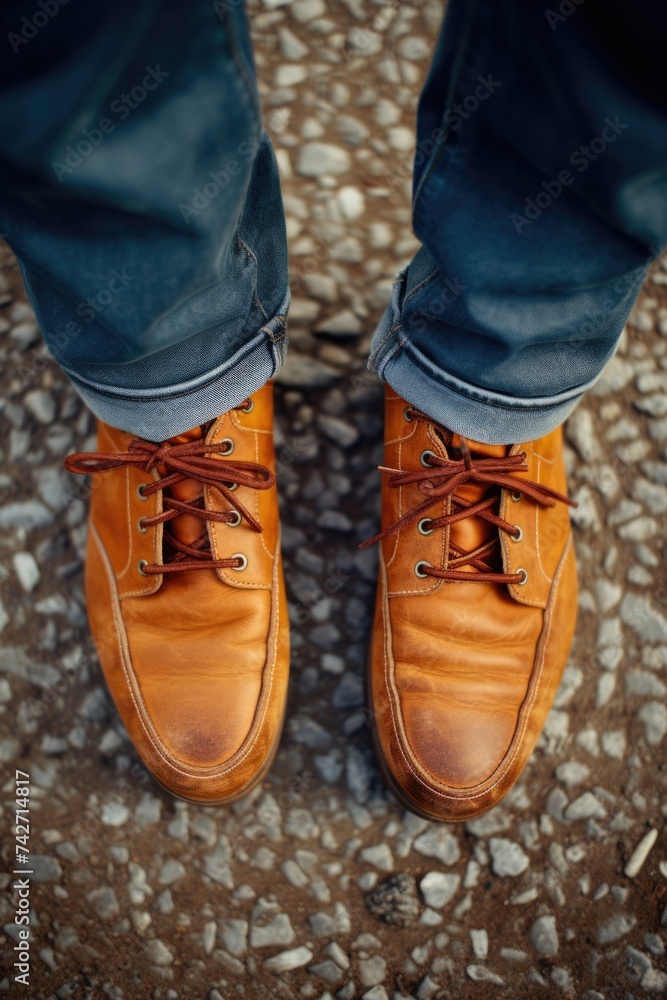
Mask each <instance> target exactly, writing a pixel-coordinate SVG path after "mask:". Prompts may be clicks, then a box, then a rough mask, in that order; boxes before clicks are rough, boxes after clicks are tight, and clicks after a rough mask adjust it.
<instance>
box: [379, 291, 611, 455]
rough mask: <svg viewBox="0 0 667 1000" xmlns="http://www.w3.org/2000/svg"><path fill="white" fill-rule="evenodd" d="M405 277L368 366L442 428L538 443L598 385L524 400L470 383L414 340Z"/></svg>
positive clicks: (488, 440) (489, 440) (480, 437)
mask: <svg viewBox="0 0 667 1000" xmlns="http://www.w3.org/2000/svg"><path fill="white" fill-rule="evenodd" d="M401 284H402V280H401V276H399V279H398V280H397V282H396V283H395V284H394V295H393V296H392V302H391V304H390V305H389V307H388V308H387V311H386V312H385V314H384V316H383V317H382V319H381V321H380V323H379V325H378V328H377V331H376V333H375V337H374V348H375V349H374V350H373V351H372V353H371V356H370V359H369V362H368V367H369V368H370V370H371V371H374V372H376V374H377V375H378V376H379V377H380V378H381V379H382V380H383V381H385V382H387V383H388V384H389V385H390V386H391V388H392V389H393V390H394V391H395V392H397V393H398V394H399V396H402V397H403V399H405V400H406V401H407V402H408V403H410V404H411V405H412V406H414V407H416V408H417V409H419V410H421V411H422V412H423V413H426V414H427V415H428V416H429V417H431V418H432V419H433V420H435V421H436V422H437V423H439V424H442V426H443V427H447V428H449V430H452V431H454V432H455V433H457V434H460V435H461V436H462V437H466V438H470V439H471V440H473V441H479V442H480V443H483V444H515V443H517V442H522V441H533V440H535V439H536V438H540V437H543V436H544V435H545V434H549V433H550V432H551V431H553V430H555V428H556V427H558V426H559V425H560V424H562V423H563V421H564V420H565V419H566V417H567V416H568V415H569V414H570V413H571V412H572V410H573V409H574V407H575V406H576V405H577V403H578V402H579V400H580V399H581V397H582V396H583V394H584V393H585V392H586V391H587V390H588V389H589V388H590V387H591V386H592V385H593V384H594V383H595V381H596V379H592V380H591V381H590V382H588V383H587V384H586V385H580V386H575V387H574V388H572V389H569V390H567V391H565V392H563V393H559V394H558V395H556V396H542V397H528V398H519V397H516V396H506V395H503V394H501V393H497V392H492V391H490V390H488V389H484V388H481V387H480V386H476V385H471V384H470V383H467V382H464V381H462V380H461V379H459V378H457V377H456V376H454V375H451V374H449V373H448V372H446V371H444V370H443V369H441V368H439V367H437V366H436V365H434V364H433V362H432V361H431V360H430V359H429V358H427V357H426V356H425V355H424V353H423V352H422V351H420V350H419V349H418V348H417V347H416V346H415V345H414V344H413V343H411V341H410V340H409V339H407V337H406V334H405V331H404V329H403V328H402V326H401V322H400V314H399V313H398V311H397V306H398V298H399V294H400V286H401Z"/></svg>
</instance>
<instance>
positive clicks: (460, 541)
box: [445, 433, 510, 573]
mask: <svg viewBox="0 0 667 1000" xmlns="http://www.w3.org/2000/svg"><path fill="white" fill-rule="evenodd" d="M464 440H465V442H466V444H467V446H468V450H469V452H470V454H471V456H472V458H473V459H475V458H504V456H505V455H507V454H508V453H509V450H510V445H504V444H482V443H481V442H479V441H471V440H470V438H465V439H464ZM461 441H462V438H461V435H459V434H454V433H451V434H450V435H448V438H447V439H446V440H445V445H446V448H447V452H448V454H449V457H450V458H459V457H460V454H461ZM497 492H498V488H497V487H495V486H486V485H485V484H483V483H467V484H466V485H465V486H460V487H459V488H458V489H457V491H456V493H457V495H458V496H460V497H461V499H463V500H467V501H468V502H469V503H479V502H480V500H484V499H485V498H487V497H488V496H491V495H493V494H494V493H497ZM497 534H498V529H497V528H496V527H495V526H494V525H493V524H489V523H488V521H485V520H484V518H482V517H477V516H474V515H473V516H472V517H467V518H465V519H464V520H462V521H457V522H456V523H455V524H453V525H452V526H451V529H450V536H449V537H450V543H452V544H453V545H456V546H458V547H459V548H461V549H463V551H464V552H473V551H474V550H475V549H478V548H479V546H480V545H484V543H485V542H488V541H489V540H490V539H491V538H494V537H497ZM486 561H488V560H486ZM492 565H494V568H495V569H500V568H501V566H500V551H498V553H496V555H495V556H494V557H493V563H492ZM462 569H463V570H467V571H469V572H471V573H474V572H476V570H475V568H474V567H473V566H464V567H462Z"/></svg>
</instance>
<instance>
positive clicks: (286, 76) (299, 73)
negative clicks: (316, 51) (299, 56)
mask: <svg viewBox="0 0 667 1000" xmlns="http://www.w3.org/2000/svg"><path fill="white" fill-rule="evenodd" d="M307 77H308V68H307V67H306V66H301V65H299V64H298V63H285V64H284V65H282V66H278V67H277V68H276V70H275V72H274V74H273V83H274V86H275V87H294V86H296V84H298V83H303V81H304V80H305V79H306V78H307Z"/></svg>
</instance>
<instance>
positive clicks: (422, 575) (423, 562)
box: [415, 559, 431, 580]
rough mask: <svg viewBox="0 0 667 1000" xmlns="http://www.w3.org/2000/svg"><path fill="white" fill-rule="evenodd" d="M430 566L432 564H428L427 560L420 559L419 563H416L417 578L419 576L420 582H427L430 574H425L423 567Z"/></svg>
mask: <svg viewBox="0 0 667 1000" xmlns="http://www.w3.org/2000/svg"><path fill="white" fill-rule="evenodd" d="M430 565H431V564H430V563H429V562H426V560H425V559H420V560H419V562H418V563H415V576H418V577H419V579H420V580H425V579H426V577H427V576H428V573H425V572H424V571H423V569H422V566H430Z"/></svg>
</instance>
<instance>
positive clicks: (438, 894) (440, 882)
mask: <svg viewBox="0 0 667 1000" xmlns="http://www.w3.org/2000/svg"><path fill="white" fill-rule="evenodd" d="M460 884H461V876H460V875H453V874H450V873H446V872H428V874H427V875H425V876H424V878H423V879H422V880H421V882H420V883H419V888H420V889H421V892H422V896H423V897H424V901H425V903H426V905H427V906H430V907H432V908H433V909H434V910H441V909H442V908H443V907H445V906H446V905H447V904H448V903H450V902H451V901H452V899H453V898H454V896H455V895H456V892H457V890H458V888H459V885H460ZM478 957H479V956H478Z"/></svg>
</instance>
